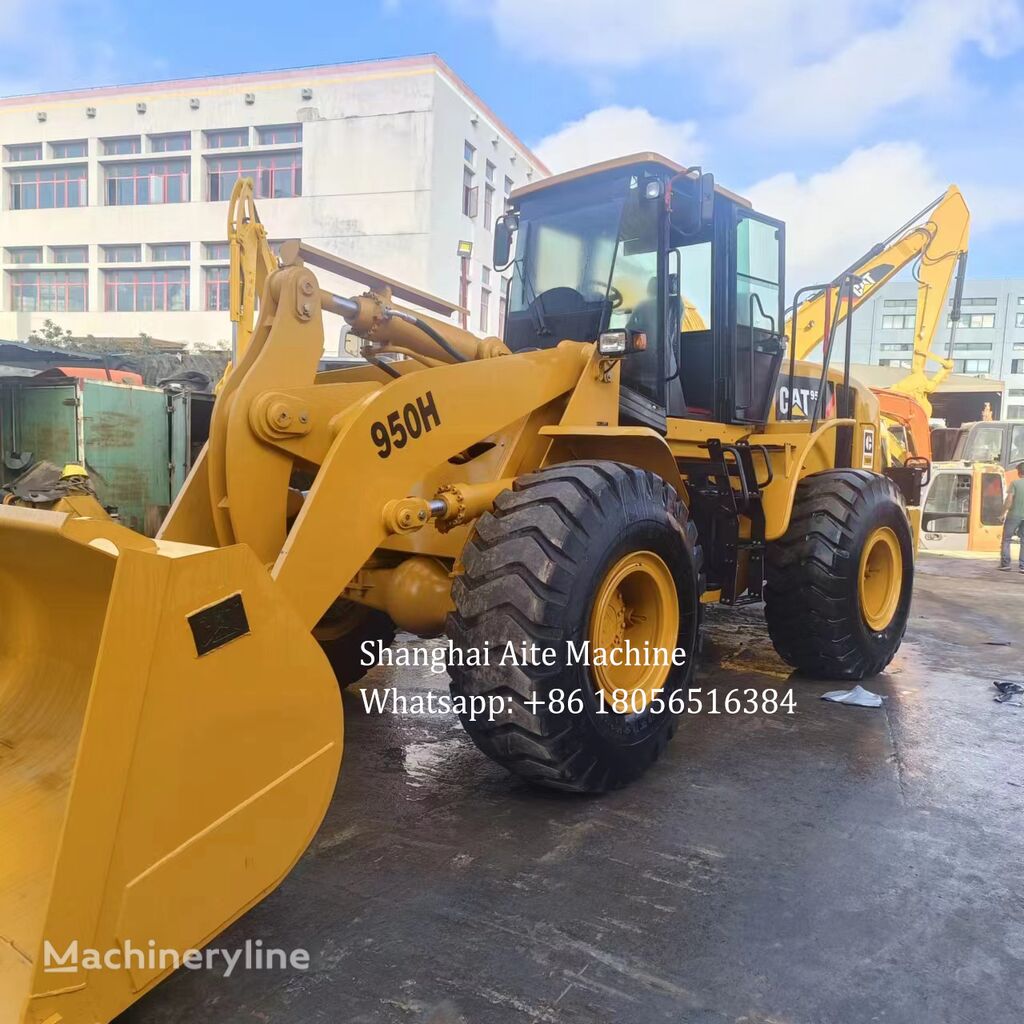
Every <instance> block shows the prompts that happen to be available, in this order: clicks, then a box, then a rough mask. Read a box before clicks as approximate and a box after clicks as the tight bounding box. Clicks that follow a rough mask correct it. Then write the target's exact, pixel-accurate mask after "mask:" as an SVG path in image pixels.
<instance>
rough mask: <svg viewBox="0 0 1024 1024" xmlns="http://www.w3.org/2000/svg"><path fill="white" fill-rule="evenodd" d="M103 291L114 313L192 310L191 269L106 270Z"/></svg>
mask: <svg viewBox="0 0 1024 1024" xmlns="http://www.w3.org/2000/svg"><path fill="white" fill-rule="evenodd" d="M103 290H104V295H105V297H106V308H107V309H108V310H110V311H111V312H116V313H148V312H150V311H159V312H165V311H167V312H181V311H182V310H186V309H188V268H187V267H168V268H167V269H166V270H105V271H104V272H103Z"/></svg>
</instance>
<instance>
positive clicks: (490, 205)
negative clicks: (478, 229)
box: [484, 185, 494, 231]
mask: <svg viewBox="0 0 1024 1024" xmlns="http://www.w3.org/2000/svg"><path fill="white" fill-rule="evenodd" d="M493 221H494V186H493V185H484V227H485V228H487V230H488V231H490V229H491V228H492V227H493Z"/></svg>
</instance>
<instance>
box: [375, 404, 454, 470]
mask: <svg viewBox="0 0 1024 1024" xmlns="http://www.w3.org/2000/svg"><path fill="white" fill-rule="evenodd" d="M440 425H441V417H440V415H439V414H438V412H437V404H436V403H435V402H434V396H433V394H432V393H431V392H429V391H428V392H427V393H426V394H425V395H421V396H420V397H419V398H417V399H416V401H415V402H406V403H405V405H404V406H403V407H402V408H401V409H395V410H394V412H389V413H388V414H387V416H386V417H385V418H384V419H383V420H375V421H374V422H373V423H371V424H370V440H371V441H373V443H374V444H375V445H376V446H377V455H378V456H379V457H380V458H382V459H386V458H389V457H390V456H391V454H392V453H393V452H394V451H395V450H396V449H402V448H404V447H405V446H406V445H407V444H408V443H409V442H410V441H415V440H416V438H418V437H421V436H422V435H423V434H427V433H429V432H430V431H431V430H433V429H434V427H439V426H440Z"/></svg>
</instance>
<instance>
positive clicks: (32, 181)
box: [8, 166, 88, 210]
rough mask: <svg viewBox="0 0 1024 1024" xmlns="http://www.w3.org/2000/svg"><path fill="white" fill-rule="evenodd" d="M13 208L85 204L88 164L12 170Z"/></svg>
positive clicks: (54, 207)
mask: <svg viewBox="0 0 1024 1024" xmlns="http://www.w3.org/2000/svg"><path fill="white" fill-rule="evenodd" d="M8 177H9V180H10V185H11V209H12V210H62V209H65V208H66V207H69V206H85V205H86V203H87V194H88V190H87V188H86V184H85V167H84V166H75V167H49V168H42V169H40V170H37V171H9V172H8Z"/></svg>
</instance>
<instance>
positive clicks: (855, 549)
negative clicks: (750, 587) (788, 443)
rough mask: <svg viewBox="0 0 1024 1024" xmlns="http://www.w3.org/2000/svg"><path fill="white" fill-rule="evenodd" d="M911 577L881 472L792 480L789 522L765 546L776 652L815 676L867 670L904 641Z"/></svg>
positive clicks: (902, 526)
mask: <svg viewBox="0 0 1024 1024" xmlns="http://www.w3.org/2000/svg"><path fill="white" fill-rule="evenodd" d="M913 585H914V542H913V538H912V535H911V530H910V522H909V520H908V519H907V513H906V509H905V508H904V505H903V499H902V498H901V497H900V493H899V491H898V490H897V488H896V485H895V484H894V483H893V482H892V481H891V480H890V479H889V478H888V477H885V476H882V475H880V474H878V473H869V472H867V471H866V470H857V469H837V470H829V471H827V472H824V473H816V474H814V475H813V476H809V477H806V478H805V479H803V480H801V481H800V483H799V485H798V486H797V490H796V498H795V501H794V504H793V514H792V517H791V518H790V524H789V529H788V530H787V531H786V533H785V535H784V536H782V537H781V538H779V539H778V540H776V541H772V542H771V543H770V544H769V545H768V561H767V586H766V588H765V619H766V620H767V623H768V632H769V635H770V636H771V638H772V643H773V644H774V645H775V650H776V651H778V653H779V655H780V657H782V658H783V659H784V660H785V661H787V662H789V664H790V665H792V666H793V667H794V668H796V669H799V670H800V671H801V672H803V673H805V674H807V675H811V676H818V677H820V678H823V679H864V678H865V677H867V676H873V675H876V674H877V673H879V672H881V671H882V670H883V669H884V668H885V667H886V665H888V664H889V662H890V661H892V659H893V656H894V655H895V654H896V651H897V650H898V649H899V646H900V643H901V642H902V641H903V634H904V633H905V632H906V629H907V619H908V618H909V615H910V598H911V592H912V590H913Z"/></svg>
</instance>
